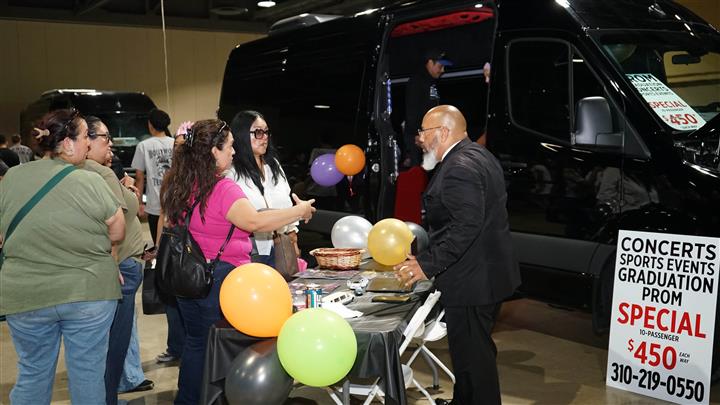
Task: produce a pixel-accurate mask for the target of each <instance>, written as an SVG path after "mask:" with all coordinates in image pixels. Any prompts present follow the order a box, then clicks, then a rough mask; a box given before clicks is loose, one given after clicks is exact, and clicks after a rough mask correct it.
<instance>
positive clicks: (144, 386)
mask: <svg viewBox="0 0 720 405" xmlns="http://www.w3.org/2000/svg"><path fill="white" fill-rule="evenodd" d="M153 388H155V383H154V382H152V380H145V381H143V382H141V383H140V384H138V385H137V387H135V388H133V389H131V390H127V391H124V392H122V393H123V394H124V393H127V392H140V391H150V390H151V389H153Z"/></svg>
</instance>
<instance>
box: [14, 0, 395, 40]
mask: <svg viewBox="0 0 720 405" xmlns="http://www.w3.org/2000/svg"><path fill="white" fill-rule="evenodd" d="M258 1H259V0H165V2H164V8H165V24H166V26H168V27H172V28H186V29H201V30H210V31H224V32H253V33H266V32H267V30H268V28H269V27H270V25H272V23H274V22H276V21H278V20H281V19H283V18H288V17H292V16H295V15H298V14H302V13H316V14H336V15H348V14H354V13H356V12H360V11H364V10H367V9H369V8H376V7H381V6H383V5H387V4H388V3H390V2H391V1H388V0H274V1H275V3H276V5H275V6H273V7H269V8H263V7H259V6H258V5H257V2H258ZM160 10H161V5H160V0H0V18H6V19H22V20H40V21H62V22H73V23H96V24H104V25H130V26H145V27H160V26H161V17H160Z"/></svg>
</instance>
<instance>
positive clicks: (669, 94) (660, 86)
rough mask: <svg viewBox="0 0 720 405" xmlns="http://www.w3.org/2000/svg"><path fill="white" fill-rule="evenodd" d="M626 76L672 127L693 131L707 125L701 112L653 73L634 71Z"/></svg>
mask: <svg viewBox="0 0 720 405" xmlns="http://www.w3.org/2000/svg"><path fill="white" fill-rule="evenodd" d="M626 76H627V77H628V79H630V83H632V84H633V86H635V88H636V89H637V90H638V91H639V92H640V94H641V95H642V96H643V98H644V99H645V101H647V103H648V104H649V105H650V108H652V110H653V111H654V112H655V114H657V115H658V117H660V118H662V120H663V121H665V122H666V123H667V124H668V125H670V126H671V127H672V128H674V129H679V130H681V131H692V130H696V129H698V128H700V127H702V126H703V125H705V120H704V119H703V118H702V117H701V116H700V114H698V113H697V112H695V110H693V109H692V107H690V106H689V105H688V104H687V103H686V102H685V100H683V99H682V98H680V96H678V95H677V94H675V92H674V91H672V90H671V89H670V88H669V87H668V86H666V85H665V83H663V82H661V81H660V80H658V79H657V78H656V77H655V76H653V75H652V74H651V73H633V74H628V75H626Z"/></svg>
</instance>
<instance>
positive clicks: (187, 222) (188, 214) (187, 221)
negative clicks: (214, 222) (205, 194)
mask: <svg viewBox="0 0 720 405" xmlns="http://www.w3.org/2000/svg"><path fill="white" fill-rule="evenodd" d="M199 203H200V199H196V200H195V202H194V203H193V205H192V206H191V207H189V208H188V209H187V210H186V214H185V218H184V219H183V221H185V227H186V229H187V232H188V234H189V233H190V217H191V215H192V212H193V211H195V207H197V206H198V204H199ZM234 231H235V225H234V224H232V223H230V230H229V231H228V234H227V237H226V238H225V242H223V244H222V246H220V250H219V251H218V253H217V256H215V259H213V261H212V262H211V263H212V269H214V268H215V264H216V263H217V262H218V261H219V260H220V257H221V256H222V254H223V252H224V251H225V247H226V246H227V244H228V242H230V238H231V237H232V234H233V232H234Z"/></svg>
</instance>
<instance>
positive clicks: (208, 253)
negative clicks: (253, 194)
mask: <svg viewBox="0 0 720 405" xmlns="http://www.w3.org/2000/svg"><path fill="white" fill-rule="evenodd" d="M234 154H235V151H234V149H233V135H232V133H231V132H230V127H228V125H227V124H226V123H225V122H224V121H220V120H204V121H198V122H196V123H195V124H194V125H193V126H192V127H191V128H190V129H189V130H188V133H187V134H186V136H185V142H184V143H183V144H182V145H178V146H177V147H176V148H175V152H174V155H173V165H172V168H171V169H170V171H169V172H168V174H167V176H166V177H165V180H164V181H163V186H162V189H161V192H160V196H161V197H160V198H161V204H162V208H163V213H164V214H165V216H166V218H167V220H168V221H169V222H171V223H176V222H177V221H181V220H182V218H183V217H184V215H185V213H184V211H185V210H186V209H187V208H188V207H189V206H190V205H191V204H192V203H193V202H195V201H196V199H200V203H199V204H198V205H197V207H196V208H195V210H194V211H193V213H192V217H191V219H190V226H189V229H190V233H192V235H193V237H194V238H195V240H196V241H197V242H198V245H200V248H201V249H202V251H203V254H204V255H205V257H206V258H209V259H213V258H215V256H216V255H217V253H218V251H219V249H220V247H221V246H222V244H223V243H224V242H225V239H226V238H227V235H228V232H229V231H230V226H231V225H234V226H235V227H236V229H235V230H234V231H233V234H232V237H231V238H230V240H229V242H228V243H227V245H226V247H225V251H224V252H223V254H222V257H221V258H220V263H218V265H217V267H216V268H215V272H214V279H215V281H214V284H213V286H212V289H211V291H210V294H209V295H208V296H207V297H206V298H202V299H186V298H178V308H179V309H180V314H181V315H182V318H183V321H184V323H185V333H186V336H185V348H184V350H183V353H182V362H181V365H180V376H179V377H178V395H177V398H175V404H197V403H198V401H199V398H200V384H201V382H202V374H203V364H204V358H205V346H206V341H207V335H208V332H209V330H210V326H211V325H212V324H214V323H215V322H217V321H218V320H220V319H221V317H222V314H221V312H220V303H219V295H220V285H221V284H222V282H223V280H224V279H225V276H226V275H227V274H228V273H229V272H230V271H231V270H232V269H234V268H235V267H237V266H239V265H242V264H245V263H250V250H251V248H252V245H251V243H250V239H249V236H250V234H251V233H252V232H256V231H264V232H267V231H272V230H273V229H278V228H280V227H282V226H285V225H287V224H290V223H293V222H296V221H299V220H301V219H304V220H305V221H308V220H310V217H311V216H312V214H313V212H315V208H313V207H312V204H313V202H314V200H310V201H302V200H300V199H299V198H297V196H295V195H293V199H294V200H295V204H296V205H294V206H293V207H290V208H285V209H278V210H271V211H262V212H258V211H256V210H255V208H254V207H253V205H252V204H251V203H250V201H249V200H248V199H247V198H246V196H245V194H244V193H243V191H242V189H241V188H240V186H238V185H237V184H236V183H235V182H234V181H232V180H230V179H228V178H225V177H223V172H225V171H226V170H228V169H229V168H230V167H231V165H232V161H233V155H234Z"/></svg>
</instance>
